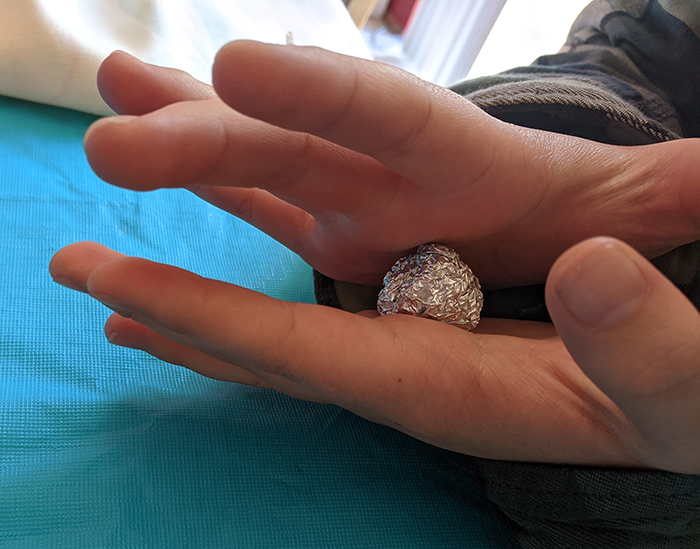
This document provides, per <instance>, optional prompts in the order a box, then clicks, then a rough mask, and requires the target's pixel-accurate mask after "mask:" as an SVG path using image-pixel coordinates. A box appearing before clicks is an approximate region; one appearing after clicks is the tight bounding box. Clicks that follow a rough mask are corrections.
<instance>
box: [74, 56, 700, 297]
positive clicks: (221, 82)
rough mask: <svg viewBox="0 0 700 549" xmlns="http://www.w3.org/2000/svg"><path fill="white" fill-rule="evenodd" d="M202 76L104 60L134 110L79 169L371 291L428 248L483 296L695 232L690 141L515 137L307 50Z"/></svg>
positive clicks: (407, 83)
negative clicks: (156, 195)
mask: <svg viewBox="0 0 700 549" xmlns="http://www.w3.org/2000/svg"><path fill="white" fill-rule="evenodd" d="M213 76H214V84H215V88H216V92H214V90H212V89H211V88H210V87H208V86H205V85H204V84H202V83H200V82H197V81H196V80H194V79H192V78H191V77H189V76H187V75H186V74H184V73H181V72H178V71H172V70H167V69H161V68H158V67H153V66H149V65H145V64H143V63H141V62H139V61H137V60H136V59H134V58H132V57H130V56H127V55H125V54H115V55H113V56H112V57H110V58H109V59H107V60H106V61H105V63H104V65H103V66H102V68H101V71H100V75H99V84H100V89H101V91H102V94H103V96H104V97H105V98H106V100H107V101H108V102H109V103H110V105H112V107H113V108H114V109H115V110H116V111H117V112H120V113H126V114H130V115H138V116H136V117H134V116H125V117H119V118H112V119H104V120H101V121H99V122H97V123H96V124H95V125H94V126H93V127H92V128H91V130H90V132H89V133H88V135H87V136H86V139H85V148H86V152H87V155H88V160H89V161H90V163H91V165H92V166H93V168H94V169H95V171H96V172H97V174H98V175H100V176H101V177H103V178H104V179H105V180H107V181H109V182H110V183H113V184H117V185H120V186H123V187H127V188H131V189H135V190H147V189H154V188H158V187H186V188H189V189H192V190H194V191H195V192H196V193H197V194H199V196H201V197H203V198H205V199H207V200H209V201H211V202H212V203H214V204H216V205H217V206H219V207H222V208H224V209H225V210H228V211H229V212H231V213H233V214H234V215H237V216H239V217H241V218H243V219H245V220H246V221H249V222H250V223H252V224H253V225H255V226H257V227H259V228H260V229H261V230H263V231H265V232H266V233H268V234H269V235H271V236H272V237H273V238H275V239H277V240H278V241H280V242H282V243H283V244H285V245H286V246H287V247H289V248H291V249H292V250H293V251H295V252H297V253H298V254H299V255H301V257H302V258H304V259H305V260H306V261H307V262H308V263H309V264H310V265H312V266H313V267H314V268H316V269H317V270H319V271H321V272H323V273H324V274H326V275H328V276H330V277H332V278H336V279H341V280H347V281H351V282H360V283H368V284H379V283H381V278H382V276H383V275H384V273H386V271H387V270H388V269H389V267H390V266H391V265H392V264H393V262H394V261H395V260H396V259H398V258H399V257H401V256H403V255H405V254H406V253H407V252H408V251H410V250H411V249H412V248H415V247H416V246H417V245H419V244H422V243H425V242H430V241H439V242H443V243H445V244H447V245H449V246H451V247H453V248H455V249H456V250H457V251H458V252H459V253H460V256H461V257H462V258H463V259H464V260H465V261H466V262H467V263H468V264H469V266H470V267H472V269H473V270H474V272H475V273H477V275H478V276H479V278H480V280H481V282H482V285H483V286H484V287H485V288H487V289H492V288H499V287H508V286H516V285H525V284H532V283H541V282H543V281H544V279H545V277H546V274H547V272H548V270H549V268H550V267H551V265H552V263H553V262H554V260H555V259H556V258H557V257H558V256H559V255H560V254H561V253H562V252H563V251H564V250H565V249H567V248H568V247H569V246H571V245H573V244H575V243H576V242H579V241H581V240H583V239H584V238H587V237H590V236H595V235H598V234H608V235H612V236H616V237H618V238H620V239H622V240H624V241H626V242H628V243H630V244H631V245H632V246H633V247H635V248H636V249H638V250H640V251H641V252H642V253H643V254H645V255H646V256H648V257H653V256H656V255H660V254H661V253H664V252H666V251H668V250H670V249H672V248H674V247H676V246H678V245H680V244H685V243H687V242H690V241H693V240H695V239H696V238H697V235H698V229H699V223H698V219H700V216H698V215H697V214H698V212H700V200H698V198H697V197H696V193H695V192H694V189H693V188H692V187H689V186H687V185H683V182H685V181H688V180H689V179H691V178H692V177H694V176H693V173H694V170H695V169H696V166H695V163H694V162H691V160H690V159H692V158H693V157H694V155H696V153H697V151H696V147H697V143H694V142H690V141H685V140H684V141H679V142H676V143H665V144H661V145H653V146H647V147H613V146H608V145H602V144H598V143H593V142H590V141H585V140H582V139H576V138H572V137H568V136H562V135H557V134H550V133H546V132H539V131H531V130H527V129H523V128H520V127H516V126H511V125H509V124H505V123H502V122H499V121H497V120H495V119H493V118H491V117H490V116H488V115H486V114H484V113H483V112H482V111H480V110H479V109H477V108H476V107H475V106H474V105H472V104H471V103H470V102H469V101H467V100H465V99H463V98H462V97H460V96H457V95H456V94H453V93H451V92H448V91H446V90H444V89H442V88H438V87H436V86H433V85H430V84H427V83H425V82H423V81H421V80H418V79H417V78H415V77H413V76H411V75H409V74H407V73H404V72H402V71H399V70H398V69H394V68H391V67H388V66H385V65H382V64H379V63H372V62H367V61H363V60H359V59H353V58H348V57H343V56H340V55H336V54H331V53H329V52H325V51H322V50H318V49H315V48H301V47H290V46H272V45H263V44H258V43H252V42H234V43H232V44H229V45H227V46H225V47H224V48H223V49H222V51H221V52H220V53H219V55H218V56H217V60H216V63H215V65H214V69H213ZM216 94H218V97H220V98H221V99H218V97H217V95H216ZM192 100H200V101H196V102H193V101H192ZM231 107H233V108H231ZM234 109H235V110H234ZM127 121H128V123H124V122H127ZM621 212H624V215H623V216H621V215H620V214H621Z"/></svg>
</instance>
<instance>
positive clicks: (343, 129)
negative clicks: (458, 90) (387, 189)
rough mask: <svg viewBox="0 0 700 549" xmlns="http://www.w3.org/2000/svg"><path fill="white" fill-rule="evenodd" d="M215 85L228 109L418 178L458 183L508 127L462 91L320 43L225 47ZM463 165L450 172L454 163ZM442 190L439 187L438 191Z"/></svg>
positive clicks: (477, 171) (488, 159) (479, 166)
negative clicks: (466, 157) (314, 137)
mask: <svg viewBox="0 0 700 549" xmlns="http://www.w3.org/2000/svg"><path fill="white" fill-rule="evenodd" d="M213 81H214V87H215V89H216V91H217V93H218V94H219V96H220V97H221V98H222V99H223V100H224V101H225V102H226V103H228V104H229V105H231V106H232V107H233V108H234V109H236V110H238V111H240V112H242V113H244V114H246V115H249V116H252V117H255V118H258V119H261V120H265V121H267V122H270V123H272V124H276V125H279V126H282V127H285V128H289V129H292V130H299V131H304V132H309V133H312V134H314V135H318V136H320V137H323V138H326V139H329V140H331V141H333V142H335V143H338V144H340V145H342V146H344V147H347V148H350V149H352V150H356V151H359V152H362V153H365V154H368V155H371V156H374V157H375V158H377V159H378V160H380V161H381V162H382V163H384V164H385V165H386V166H388V167H390V168H391V169H393V170H394V171H397V172H398V173H400V174H402V175H404V176H405V177H410V178H411V179H413V180H414V181H415V182H417V183H423V184H426V185H428V184H431V183H433V182H435V181H436V180H437V181H440V182H441V183H442V184H444V185H450V184H452V185H463V184H464V182H465V181H469V180H472V179H476V178H478V177H480V176H481V175H482V174H483V173H484V172H485V171H487V170H488V169H489V168H490V166H491V165H492V164H493V161H494V155H495V154H496V153H497V150H496V147H495V144H496V143H498V144H499V146H505V143H504V139H509V136H510V132H509V131H507V130H506V129H505V125H504V124H501V123H498V122H496V121H494V120H493V119H491V118H490V117H489V116H487V115H486V114H484V113H483V112H482V111H481V110H479V109H478V108H477V107H476V106H474V105H473V104H471V103H470V102H468V101H466V100H464V99H463V98H462V97H460V96H458V95H456V94H454V93H452V92H449V91H447V90H445V89H443V88H439V87H437V86H434V85H432V84H429V83H427V82H424V81H422V80H420V79H418V78H416V77H414V76H412V75H410V74H408V73H406V72H403V71H401V70H399V69H396V68H393V67H389V66H388V65H384V64H381V63H375V62H370V61H365V60H361V59H357V58H352V57H346V56H342V55H339V54H335V53H331V52H328V51H324V50H321V49H317V48H307V47H288V46H281V47H276V46H274V45H269V44H261V43H256V42H250V41H237V42H232V43H230V44H227V45H226V46H224V47H223V48H222V49H221V50H220V51H219V53H218V55H217V57H216V60H215V63H214V68H213ZM465 150H468V151H469V162H461V163H460V170H458V171H457V170H455V159H456V158H459V159H462V158H463V156H464V151H465ZM443 188H444V187H443Z"/></svg>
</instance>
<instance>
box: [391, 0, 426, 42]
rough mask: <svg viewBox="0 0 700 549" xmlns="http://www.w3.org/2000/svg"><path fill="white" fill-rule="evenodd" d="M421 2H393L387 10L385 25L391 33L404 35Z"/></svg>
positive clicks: (412, 0) (402, 0)
mask: <svg viewBox="0 0 700 549" xmlns="http://www.w3.org/2000/svg"><path fill="white" fill-rule="evenodd" d="M418 4H420V0H391V2H389V7H388V8H387V9H386V15H385V16H384V23H385V24H386V26H387V28H388V29H389V30H390V31H391V32H395V33H397V34H399V33H402V32H403V31H404V30H405V29H406V27H407V26H408V23H409V21H410V20H411V16H412V15H413V12H414V11H416V8H417V7H418Z"/></svg>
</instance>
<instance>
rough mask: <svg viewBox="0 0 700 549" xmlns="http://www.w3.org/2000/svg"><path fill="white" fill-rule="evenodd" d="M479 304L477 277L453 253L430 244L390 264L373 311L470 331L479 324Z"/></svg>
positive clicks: (440, 246) (480, 300) (480, 299)
mask: <svg viewBox="0 0 700 549" xmlns="http://www.w3.org/2000/svg"><path fill="white" fill-rule="evenodd" d="M483 303H484V295H483V294H482V293H481V285H480V284H479V279H478V278H476V276H474V273H472V271H471V269H470V268H469V267H468V266H467V265H466V264H465V263H464V262H462V260H460V258H459V255H458V254H457V252H455V251H454V250H453V249H451V248H448V247H447V246H444V245H442V244H436V243H432V244H423V245H422V246H420V247H419V248H418V250H417V251H416V253H415V254H413V255H409V256H406V257H402V258H401V259H399V260H398V261H397V262H396V263H395V264H394V266H393V267H392V268H391V270H390V271H389V272H388V273H387V274H386V276H385V277H384V288H383V289H382V291H381V292H380V293H379V298H378V300H377V311H379V314H382V315H393V314H398V313H403V314H409V315H413V316H420V317H425V318H430V319H433V320H438V321H440V322H445V323H447V324H453V325H455V326H458V327H460V328H464V329H465V330H471V329H473V328H476V326H477V324H479V320H480V314H481V307H482V306H483Z"/></svg>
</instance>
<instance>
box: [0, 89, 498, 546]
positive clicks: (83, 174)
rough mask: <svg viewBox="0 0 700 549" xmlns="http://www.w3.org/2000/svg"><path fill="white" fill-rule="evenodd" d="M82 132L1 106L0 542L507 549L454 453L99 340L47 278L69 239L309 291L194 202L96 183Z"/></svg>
mask: <svg viewBox="0 0 700 549" xmlns="http://www.w3.org/2000/svg"><path fill="white" fill-rule="evenodd" d="M93 119H94V118H93V117H91V116H88V115H85V114H81V113H77V112H73V111H68V110H62V109H58V108H53V107H47V106H42V105H38V104H33V103H28V102H23V101H19V100H14V99H8V98H0V215H1V225H0V228H1V230H0V312H1V313H2V317H1V320H0V548H2V549H4V548H64V547H65V548H71V549H76V548H112V547H115V548H116V547H128V548H149V549H157V548H179V547H194V548H203V549H207V548H218V547H227V548H265V549H269V548H276V547H280V548H297V547H298V548H316V547H319V548H320V547H324V548H353V549H358V548H360V549H362V548H367V549H369V548H372V549H382V548H397V549H398V548H402V549H405V548H413V547H416V548H443V547H455V548H457V547H460V548H465V547H466V548H501V547H511V544H510V542H509V541H508V539H507V538H506V536H505V534H504V533H503V529H502V526H501V524H500V523H499V519H498V518H497V517H496V515H495V514H494V511H493V510H492V508H491V507H490V506H489V504H488V502H487V501H486V499H485V497H484V494H483V492H482V490H481V488H480V486H479V483H478V481H477V479H475V478H473V477H472V476H471V475H470V474H469V472H468V471H467V470H465V469H464V468H463V467H461V466H460V464H459V460H458V459H456V456H455V455H453V454H450V453H449V452H445V451H443V450H439V449H436V448H433V447H430V446H428V445H425V444H423V443H420V442H418V441H416V440H413V439H411V438H409V437H407V436H404V435H402V434H400V433H397V432H395V431H393V430H391V429H388V428H385V427H382V426H378V425H374V424H372V423H369V422H367V421H364V420H362V419H360V418H358V417H356V416H354V415H353V414H351V413H349V412H347V411H344V410H342V409H340V408H337V407H334V406H328V405H318V404H311V403H306V402H301V401H297V400H293V399H290V398H287V397H285V396H283V395H279V394H276V393H274V392H271V391H265V390H260V389H254V388H248V387H244V386H239V385H235V384H230V383H223V382H218V381H214V380H211V379H207V378H204V377H201V376H199V375H197V374H195V373H192V372H190V371H188V370H185V369H183V368H180V367H176V366H172V365H169V364H165V363H163V362H160V361H158V360H156V359H154V358H152V357H149V356H148V355H146V354H144V353H141V352H138V351H133V350H128V349H120V348H115V347H113V346H110V345H109V344H108V343H107V341H106V339H105V337H104V334H103V331H102V325H103V322H104V320H105V319H106V318H107V316H108V314H109V312H108V311H107V309H105V308H104V307H103V306H101V305H100V304H98V303H96V302H94V301H92V300H90V299H89V298H88V297H87V296H84V295H81V294H78V293H75V292H71V291H70V290H67V289H65V288H62V287H60V286H58V285H56V284H54V283H53V282H52V281H51V277H50V276H49V274H48V270H47V269H48V264H49V260H50V259H51V256H52V255H53V254H54V252H55V251H56V250H58V249H59V248H60V247H62V246H64V245H66V244H70V243H72V242H76V241H80V240H94V241H98V242H101V243H103V244H105V245H107V246H110V247H113V248H115V249H117V250H119V251H121V252H124V253H127V254H133V255H139V256H142V257H147V258H149V259H152V260H156V261H162V262H167V263H171V264H175V265H178V266H180V267H184V268H187V269H190V270H192V271H194V272H197V273H199V274H202V275H205V276H209V277H213V278H217V279H221V280H225V281H229V282H233V283H235V284H240V285H242V286H245V287H248V288H252V289H255V290H258V291H261V292H264V293H266V294H269V295H271V296H274V297H277V298H281V299H286V300H294V301H306V302H311V301H312V300H313V294H312V285H311V269H310V268H309V267H308V266H307V265H306V264H304V263H303V262H302V261H301V260H300V259H299V258H298V257H297V256H296V255H294V254H293V253H291V252H289V251H288V250H286V249H285V248H283V247H282V246H281V245H279V244H278V243H276V242H274V241H273V240H271V239H270V238H268V237H267V236H265V235H263V234H262V233H260V232H259V231H257V230H256V229H254V228H252V227H250V226H248V225H246V224H245V223H243V222H241V221H240V220H238V219H235V218H233V217H232V216H230V215H228V214H226V213H224V212H221V211H219V210H217V209H216V208H214V207H212V206H210V205H208V204H206V203H204V202H202V201H201V200H199V199H198V198H196V197H194V196H193V195H191V194H189V193H188V192H186V191H182V190H161V191H156V192H152V193H144V194H139V193H134V192H130V191H125V190H121V189H117V188H114V187H111V186H109V185H107V184H105V183H103V182H101V181H100V180H98V179H97V177H96V176H94V175H93V174H92V172H91V171H90V169H89V167H88V165H87V162H86V160H85V158H84V155H83V151H82V136H83V134H84V132H85V129H86V128H87V126H88V124H89V123H90V122H91V121H92V120H93ZM328 367H329V368H333V364H328Z"/></svg>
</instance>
